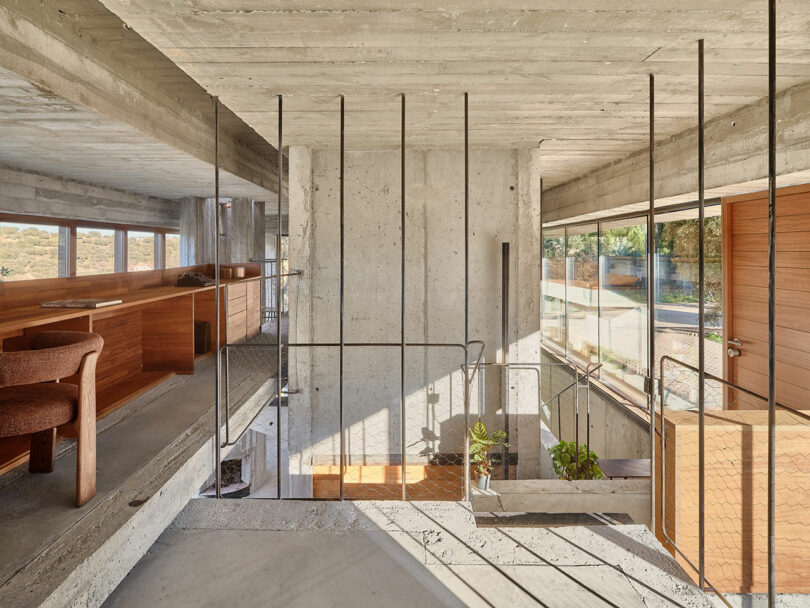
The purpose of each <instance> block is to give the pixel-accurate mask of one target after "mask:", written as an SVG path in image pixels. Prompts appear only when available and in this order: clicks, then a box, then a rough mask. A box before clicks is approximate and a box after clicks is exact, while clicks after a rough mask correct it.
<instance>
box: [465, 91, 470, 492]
mask: <svg viewBox="0 0 810 608" xmlns="http://www.w3.org/2000/svg"><path fill="white" fill-rule="evenodd" d="M469 100H470V96H469V94H468V93H464V347H465V348H468V346H469V343H470V105H469ZM468 354H469V353H466V352H465V355H464V363H465V365H466V363H467V356H468ZM464 384H465V390H464V488H463V493H464V499H465V500H470V485H471V484H470V474H471V472H470V391H469V390H467V385H468V382H467V372H466V371H465V372H464Z"/></svg>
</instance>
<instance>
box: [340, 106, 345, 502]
mask: <svg viewBox="0 0 810 608" xmlns="http://www.w3.org/2000/svg"><path fill="white" fill-rule="evenodd" d="M345 102H346V100H345V98H344V96H343V95H341V96H340V383H339V384H340V397H339V402H338V417H339V423H340V500H343V498H344V496H343V478H344V476H345V468H346V467H345V465H346V438H345V436H344V435H345V433H344V430H343V371H344V353H343V351H344V347H345V341H344V336H343V273H344V257H343V255H344V248H343V245H344V237H345V234H344V227H343V216H344V211H345V209H344V184H343V171H344V165H345V154H346V150H345V147H346V142H345V136H344V125H345V105H346V104H345Z"/></svg>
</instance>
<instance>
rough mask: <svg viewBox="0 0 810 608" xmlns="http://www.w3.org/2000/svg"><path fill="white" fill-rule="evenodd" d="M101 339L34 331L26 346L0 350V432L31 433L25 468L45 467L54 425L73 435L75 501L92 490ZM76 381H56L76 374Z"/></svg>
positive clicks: (40, 470) (88, 496)
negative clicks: (75, 452) (74, 443)
mask: <svg viewBox="0 0 810 608" xmlns="http://www.w3.org/2000/svg"><path fill="white" fill-rule="evenodd" d="M103 345H104V341H103V340H102V339H101V336H99V335H97V334H93V333H88V332H81V331H48V332H42V333H40V334H37V335H36V336H34V339H33V342H32V343H31V350H23V351H12V352H4V353H0V437H17V436H20V435H28V434H30V435H31V455H30V458H29V461H28V469H29V471H31V472H32V473H50V472H51V471H53V466H54V448H55V447H56V438H57V430H58V432H59V433H60V434H61V435H62V436H67V437H74V436H75V437H76V439H77V441H78V447H77V451H78V454H77V459H76V460H77V465H76V506H77V507H81V506H82V505H83V504H84V503H86V502H87V501H88V500H90V499H91V498H92V497H93V496H94V495H95V493H96V361H97V360H98V356H99V354H100V353H101V349H102V346H103ZM77 374H78V384H73V383H71V382H59V381H60V380H62V379H64V378H68V377H70V376H76V375H77Z"/></svg>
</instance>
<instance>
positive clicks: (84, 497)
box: [76, 419, 96, 507]
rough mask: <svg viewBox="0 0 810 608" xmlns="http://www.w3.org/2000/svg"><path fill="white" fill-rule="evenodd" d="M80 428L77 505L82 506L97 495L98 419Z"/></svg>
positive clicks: (89, 421)
mask: <svg viewBox="0 0 810 608" xmlns="http://www.w3.org/2000/svg"><path fill="white" fill-rule="evenodd" d="M84 422H86V424H84V425H82V426H83V427H90V428H78V429H77V431H78V432H77V433H76V434H77V436H78V447H77V454H76V506H77V507H81V506H82V505H83V504H84V503H86V502H87V501H88V500H90V499H91V498H93V496H95V495H96V421H95V420H94V419H89V420H87V421H84Z"/></svg>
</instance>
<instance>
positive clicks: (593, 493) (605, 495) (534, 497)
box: [472, 479, 650, 524]
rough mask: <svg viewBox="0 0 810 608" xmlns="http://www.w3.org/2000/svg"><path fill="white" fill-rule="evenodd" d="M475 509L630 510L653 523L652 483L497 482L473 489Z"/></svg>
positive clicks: (638, 519) (642, 520) (635, 516)
mask: <svg viewBox="0 0 810 608" xmlns="http://www.w3.org/2000/svg"><path fill="white" fill-rule="evenodd" d="M472 505H473V511H475V512H488V513H627V514H628V515H629V516H630V517H632V518H633V521H635V522H636V523H639V524H648V523H649V513H650V482H649V480H646V479H599V480H585V481H564V480H561V479H533V480H523V481H522V480H517V481H511V480H503V481H493V482H492V485H491V489H490V490H489V491H481V490H478V489H473V497H472Z"/></svg>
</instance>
